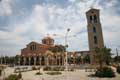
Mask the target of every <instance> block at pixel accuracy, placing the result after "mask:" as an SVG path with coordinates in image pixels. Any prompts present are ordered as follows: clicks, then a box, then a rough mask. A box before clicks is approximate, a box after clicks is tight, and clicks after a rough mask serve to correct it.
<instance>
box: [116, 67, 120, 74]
mask: <svg viewBox="0 0 120 80" xmlns="http://www.w3.org/2000/svg"><path fill="white" fill-rule="evenodd" d="M117 72H118V73H119V74H120V66H118V67H117Z"/></svg>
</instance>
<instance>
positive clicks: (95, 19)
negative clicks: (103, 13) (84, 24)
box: [94, 15, 97, 23]
mask: <svg viewBox="0 0 120 80" xmlns="http://www.w3.org/2000/svg"><path fill="white" fill-rule="evenodd" d="M94 22H95V23H97V16H96V15H94Z"/></svg>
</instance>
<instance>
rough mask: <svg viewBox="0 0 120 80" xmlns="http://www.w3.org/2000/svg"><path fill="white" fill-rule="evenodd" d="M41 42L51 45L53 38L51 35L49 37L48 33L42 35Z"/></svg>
mask: <svg viewBox="0 0 120 80" xmlns="http://www.w3.org/2000/svg"><path fill="white" fill-rule="evenodd" d="M42 43H43V44H47V45H53V44H54V39H53V38H52V37H50V36H49V35H47V36H46V37H44V38H43V39H42Z"/></svg>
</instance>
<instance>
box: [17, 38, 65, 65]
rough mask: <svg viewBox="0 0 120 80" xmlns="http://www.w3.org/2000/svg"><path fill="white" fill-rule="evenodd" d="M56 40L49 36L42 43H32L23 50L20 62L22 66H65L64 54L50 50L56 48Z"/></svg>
mask: <svg viewBox="0 0 120 80" xmlns="http://www.w3.org/2000/svg"><path fill="white" fill-rule="evenodd" d="M55 46H59V45H55V44H54V39H52V38H51V37H50V36H47V37H45V38H43V39H42V43H38V42H30V43H29V44H27V46H26V48H23V49H21V56H20V60H19V64H20V65H41V66H44V65H47V66H49V65H64V59H65V58H64V57H65V55H64V53H59V52H58V53H53V52H52V51H50V50H49V49H50V48H54V47H55Z"/></svg>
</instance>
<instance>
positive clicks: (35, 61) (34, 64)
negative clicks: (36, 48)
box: [34, 56, 36, 65]
mask: <svg viewBox="0 0 120 80" xmlns="http://www.w3.org/2000/svg"><path fill="white" fill-rule="evenodd" d="M34 65H36V56H34Z"/></svg>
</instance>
